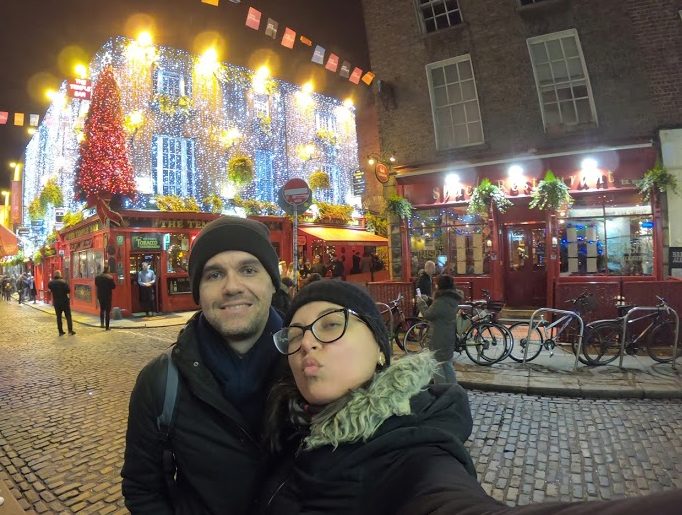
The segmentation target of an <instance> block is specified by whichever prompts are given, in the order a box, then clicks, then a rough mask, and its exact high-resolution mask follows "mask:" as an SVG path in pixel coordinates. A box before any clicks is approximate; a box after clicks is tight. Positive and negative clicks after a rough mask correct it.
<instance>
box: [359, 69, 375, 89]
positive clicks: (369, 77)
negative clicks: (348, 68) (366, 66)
mask: <svg viewBox="0 0 682 515" xmlns="http://www.w3.org/2000/svg"><path fill="white" fill-rule="evenodd" d="M374 77H376V75H374V74H373V73H372V72H367V73H365V74H364V75H363V76H362V82H364V83H365V84H367V85H368V86H369V85H370V84H372V81H373V80H374Z"/></svg>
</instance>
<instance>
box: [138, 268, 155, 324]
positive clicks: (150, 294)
mask: <svg viewBox="0 0 682 515" xmlns="http://www.w3.org/2000/svg"><path fill="white" fill-rule="evenodd" d="M137 284H138V285H139V287H140V304H142V308H143V309H144V310H145V312H146V313H147V316H149V315H150V314H152V315H153V314H154V311H156V309H155V307H154V305H155V300H156V299H155V295H154V286H155V284H156V274H155V273H154V270H152V269H151V268H149V262H147V261H143V262H142V270H140V271H139V272H138V273H137Z"/></svg>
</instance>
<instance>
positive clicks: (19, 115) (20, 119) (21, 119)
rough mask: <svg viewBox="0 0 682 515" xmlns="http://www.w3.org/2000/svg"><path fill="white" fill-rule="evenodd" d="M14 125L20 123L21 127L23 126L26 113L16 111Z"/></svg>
mask: <svg viewBox="0 0 682 515" xmlns="http://www.w3.org/2000/svg"><path fill="white" fill-rule="evenodd" d="M14 125H19V126H20V127H23V125H24V113H14Z"/></svg>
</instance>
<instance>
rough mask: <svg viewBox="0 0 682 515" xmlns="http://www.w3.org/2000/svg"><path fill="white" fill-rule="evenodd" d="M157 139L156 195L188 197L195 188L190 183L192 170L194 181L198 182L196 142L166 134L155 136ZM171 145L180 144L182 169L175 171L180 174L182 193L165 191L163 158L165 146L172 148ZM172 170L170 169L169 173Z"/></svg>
mask: <svg viewBox="0 0 682 515" xmlns="http://www.w3.org/2000/svg"><path fill="white" fill-rule="evenodd" d="M154 138H155V139H156V155H155V156H154V164H155V166H154V173H155V174H156V193H157V194H159V195H180V196H188V195H189V194H190V192H191V190H192V189H193V188H191V185H190V183H189V177H188V173H187V172H188V171H189V169H190V168H191V170H192V172H193V174H194V177H193V178H194V179H195V180H196V168H195V166H194V165H195V161H194V140H193V139H190V138H179V137H175V136H168V135H164V134H156V135H154ZM171 143H179V144H180V169H179V170H175V171H176V172H179V173H180V189H181V191H179V192H178V191H168V192H167V193H164V191H163V186H164V182H163V172H164V167H163V157H164V146H165V145H168V146H170V144H171ZM170 171H171V170H170V169H169V172H170Z"/></svg>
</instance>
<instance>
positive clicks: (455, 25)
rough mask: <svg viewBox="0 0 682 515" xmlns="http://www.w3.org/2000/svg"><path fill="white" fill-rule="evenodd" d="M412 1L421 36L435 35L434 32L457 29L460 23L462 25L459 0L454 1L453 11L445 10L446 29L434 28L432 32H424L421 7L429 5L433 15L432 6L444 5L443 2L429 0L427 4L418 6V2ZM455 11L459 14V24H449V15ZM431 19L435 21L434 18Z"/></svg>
mask: <svg viewBox="0 0 682 515" xmlns="http://www.w3.org/2000/svg"><path fill="white" fill-rule="evenodd" d="M413 1H414V8H415V10H416V12H417V20H418V21H419V26H420V27H421V31H422V34H435V33H436V32H439V31H441V30H447V29H449V28H452V27H457V26H458V25H461V24H462V23H464V16H463V15H462V8H461V7H460V5H459V0H454V1H455V2H456V3H457V9H455V10H454V11H448V10H447V8H446V11H445V12H446V16H447V17H448V27H446V28H442V29H439V28H437V27H436V28H435V29H434V30H432V31H430V32H429V31H428V30H426V20H425V19H424V15H423V11H422V7H424V6H425V5H429V6H430V7H431V8H432V9H431V12H432V13H433V14H435V12H434V11H433V6H434V4H441V3H442V4H445V0H429V3H428V4H420V3H419V0H413ZM455 11H456V12H458V13H459V19H460V22H459V23H450V14H449V13H451V12H455ZM433 19H434V20H435V16H434V18H433Z"/></svg>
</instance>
